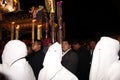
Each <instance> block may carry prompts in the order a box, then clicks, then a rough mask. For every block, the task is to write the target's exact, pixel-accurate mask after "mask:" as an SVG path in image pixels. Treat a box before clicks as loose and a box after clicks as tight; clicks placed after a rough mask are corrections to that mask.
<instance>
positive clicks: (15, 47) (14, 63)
mask: <svg viewBox="0 0 120 80" xmlns="http://www.w3.org/2000/svg"><path fill="white" fill-rule="evenodd" d="M26 55H27V47H26V45H25V43H24V42H22V41H19V40H11V41H9V42H8V43H7V44H6V45H5V47H4V50H3V53H2V64H1V65H0V70H1V72H3V73H4V74H6V75H7V76H8V78H9V79H10V80H35V76H34V73H33V70H32V68H31V66H30V65H29V63H28V62H27V61H26V59H25V56H26Z"/></svg>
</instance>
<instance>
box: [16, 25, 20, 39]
mask: <svg viewBox="0 0 120 80" xmlns="http://www.w3.org/2000/svg"><path fill="white" fill-rule="evenodd" d="M19 28H20V25H17V27H16V39H19Z"/></svg>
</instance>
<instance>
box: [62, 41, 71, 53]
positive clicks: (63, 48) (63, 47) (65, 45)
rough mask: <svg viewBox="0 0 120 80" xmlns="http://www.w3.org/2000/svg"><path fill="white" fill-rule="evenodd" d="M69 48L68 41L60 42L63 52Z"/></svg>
mask: <svg viewBox="0 0 120 80" xmlns="http://www.w3.org/2000/svg"><path fill="white" fill-rule="evenodd" d="M70 48H71V44H70V42H69V41H68V40H63V41H62V50H63V51H64V52H65V51H67V50H68V49H70Z"/></svg>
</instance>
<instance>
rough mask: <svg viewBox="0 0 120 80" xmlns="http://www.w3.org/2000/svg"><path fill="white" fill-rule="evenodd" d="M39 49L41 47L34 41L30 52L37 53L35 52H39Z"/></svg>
mask: <svg viewBox="0 0 120 80" xmlns="http://www.w3.org/2000/svg"><path fill="white" fill-rule="evenodd" d="M40 49H41V45H40V44H39V43H38V42H37V41H35V42H34V43H33V44H32V50H33V51H35V52H37V51H38V50H40Z"/></svg>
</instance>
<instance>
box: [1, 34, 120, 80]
mask: <svg viewBox="0 0 120 80" xmlns="http://www.w3.org/2000/svg"><path fill="white" fill-rule="evenodd" d="M119 49H120V48H119V37H117V38H115V37H108V36H103V37H101V38H100V39H99V40H93V39H90V40H88V41H86V42H83V41H80V40H74V41H70V40H67V39H65V40H62V43H61V44H60V43H59V42H55V43H52V41H51V40H49V41H48V42H47V44H44V42H43V41H42V40H35V41H34V43H29V44H26V43H25V42H24V41H22V40H10V41H8V42H7V43H6V44H5V46H4V48H3V51H2V53H1V64H0V72H1V73H2V75H3V74H4V75H5V76H6V77H7V79H8V80H120V77H119V75H120V71H119V69H120V61H119ZM0 80H1V79H0Z"/></svg>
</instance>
